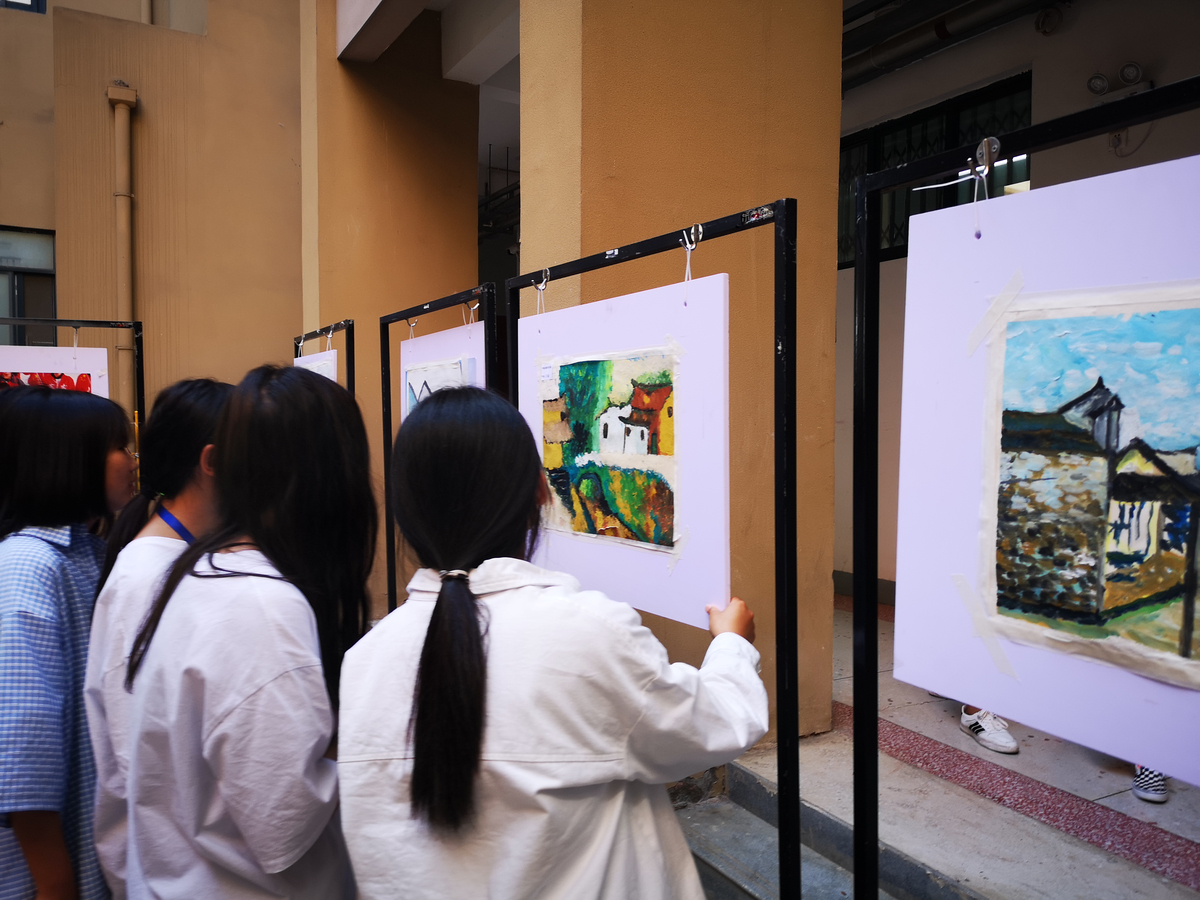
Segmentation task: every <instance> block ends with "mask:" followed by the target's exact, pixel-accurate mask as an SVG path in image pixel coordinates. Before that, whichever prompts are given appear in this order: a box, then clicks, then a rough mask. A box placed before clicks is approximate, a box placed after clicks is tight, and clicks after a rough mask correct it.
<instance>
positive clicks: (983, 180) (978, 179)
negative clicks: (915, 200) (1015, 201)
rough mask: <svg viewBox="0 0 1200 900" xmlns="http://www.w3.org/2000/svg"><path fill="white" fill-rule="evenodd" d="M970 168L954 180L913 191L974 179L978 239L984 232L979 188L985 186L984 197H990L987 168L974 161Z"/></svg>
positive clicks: (973, 193)
mask: <svg viewBox="0 0 1200 900" xmlns="http://www.w3.org/2000/svg"><path fill="white" fill-rule="evenodd" d="M969 165H970V166H971V168H970V170H969V171H968V172H967V174H966V175H962V176H960V177H959V178H955V179H954V180H953V181H943V182H942V183H941V184H923V185H921V186H920V187H915V188H913V191H914V192H915V191H932V190H935V189H937V188H944V187H953V186H954V185H956V184H962V183H963V182H964V181H973V182H974V184H972V185H971V208H972V209H973V210H974V212H975V239H976V240H978V239H979V238H981V237H982V236H983V232H982V231H981V230H980V228H979V188H980V186H982V187H983V199H984V200H986V199H988V187H987V171H988V170H987V169H986V168H984V167H983V166H976V165H975V164H974V163H973V162H972V163H969Z"/></svg>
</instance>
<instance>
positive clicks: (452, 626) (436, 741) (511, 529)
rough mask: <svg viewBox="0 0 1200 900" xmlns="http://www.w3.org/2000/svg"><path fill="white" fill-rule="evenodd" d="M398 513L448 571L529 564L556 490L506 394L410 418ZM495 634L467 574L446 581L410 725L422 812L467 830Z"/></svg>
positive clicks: (461, 399) (397, 476)
mask: <svg viewBox="0 0 1200 900" xmlns="http://www.w3.org/2000/svg"><path fill="white" fill-rule="evenodd" d="M391 465H392V485H393V489H392V508H393V510H395V515H396V522H397V524H398V525H399V526H400V531H401V533H402V534H403V535H404V539H405V540H406V541H407V542H408V544H409V546H410V547H412V549H413V550H414V551H415V552H416V554H417V557H418V559H419V560H420V562H421V564H422V565H424V566H427V567H429V568H433V569H438V570H441V571H443V572H446V571H453V570H462V571H464V572H465V571H468V570H470V569H474V568H477V567H478V566H479V565H480V564H481V563H483V562H484V561H485V560H488V559H493V558H496V557H515V558H520V559H528V558H529V557H530V556H531V555H532V553H533V548H534V546H535V544H536V543H537V537H538V526H539V522H540V513H541V500H542V498H543V497H544V491H545V488H544V480H543V475H542V464H541V460H540V459H539V457H538V451H537V445H536V444H535V443H534V439H533V434H532V432H530V430H529V426H528V425H527V424H526V423H525V420H524V419H523V418H522V417H521V414H520V413H519V412H517V410H516V409H515V408H514V407H513V406H512V405H511V404H510V403H508V402H507V401H506V400H504V399H502V398H500V397H498V396H496V395H495V394H491V393H489V392H487V391H484V390H481V389H479V388H474V387H462V388H447V389H445V390H441V391H438V392H436V393H434V394H433V395H431V396H430V397H429V398H427V399H425V400H423V401H421V403H420V404H419V405H418V406H417V407H416V409H414V410H413V411H412V412H411V413H409V415H408V417H407V418H406V419H405V421H404V424H403V425H402V426H401V428H400V431H399V433H398V434H397V436H396V448H395V451H394V453H393V455H392V460H391ZM484 637H485V629H484V626H483V625H482V624H481V622H480V611H479V607H478V606H477V604H476V601H475V596H474V594H472V593H471V589H470V586H469V584H468V582H467V579H466V578H465V577H461V576H454V575H452V576H450V577H445V576H443V579H442V587H441V591H440V592H439V593H438V598H437V603H436V605H435V606H434V608H433V615H432V617H431V618H430V620H429V629H428V631H427V632H426V634H425V644H424V646H423V647H422V648H421V661H420V665H419V668H418V670H417V683H416V687H415V689H414V692H413V712H412V719H411V720H410V722H409V730H410V734H411V735H412V739H413V751H414V752H413V773H412V810H413V814H414V815H415V816H418V817H421V818H424V819H425V820H426V821H427V822H429V824H430V825H432V826H434V827H435V828H437V829H441V830H446V831H451V832H456V831H459V830H461V829H462V828H463V827H464V826H465V825H467V824H468V823H469V822H470V821H471V819H472V816H473V813H474V801H475V776H476V775H477V774H478V772H479V757H480V752H481V751H482V748H483V730H484V712H485V709H484V706H485V699H486V690H487V651H486V648H485V646H484Z"/></svg>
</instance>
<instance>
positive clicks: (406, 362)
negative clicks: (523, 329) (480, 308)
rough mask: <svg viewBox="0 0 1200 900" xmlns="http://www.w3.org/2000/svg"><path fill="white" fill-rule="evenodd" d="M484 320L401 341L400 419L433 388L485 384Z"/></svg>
mask: <svg viewBox="0 0 1200 900" xmlns="http://www.w3.org/2000/svg"><path fill="white" fill-rule="evenodd" d="M483 336H484V331H483V323H482V322H472V323H471V324H469V325H459V326H458V327H456V328H447V329H446V330H445V331H437V332H434V333H433V334H426V335H420V336H418V337H411V338H404V339H403V340H402V341H401V342H400V391H401V398H402V399H401V400H400V420H401V421H404V418H405V417H406V416H407V415H408V413H409V409H410V408H411V406H412V405H414V404H415V402H418V401H419V400H421V399H424V396H425V394H424V393H423V390H422V388H425V389H426V390H429V391H434V390H438V389H440V388H443V387H453V386H457V385H474V386H475V387H485V386H486V378H487V372H486V368H485V365H484V362H485V358H486V357H485V356H484V337H483Z"/></svg>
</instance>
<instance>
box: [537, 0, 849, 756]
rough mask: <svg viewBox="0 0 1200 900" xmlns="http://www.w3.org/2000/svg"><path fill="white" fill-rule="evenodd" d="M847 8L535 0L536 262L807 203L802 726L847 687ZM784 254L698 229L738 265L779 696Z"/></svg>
mask: <svg viewBox="0 0 1200 900" xmlns="http://www.w3.org/2000/svg"><path fill="white" fill-rule="evenodd" d="M841 20H842V4H841V3H839V2H836V0H810V2H806V3H729V2H727V0H656V2H654V3H628V2H617V0H522V3H521V80H522V90H521V199H522V211H521V231H522V235H521V238H522V239H521V269H522V271H526V272H528V271H531V270H535V269H537V268H540V267H542V266H546V265H552V264H554V263H561V262H565V261H567V260H569V259H573V258H576V257H578V256H581V255H586V254H589V253H596V252H598V251H601V250H604V249H607V248H610V247H616V246H619V245H621V244H625V243H628V242H631V241H635V240H639V239H641V238H647V237H651V236H653V235H656V234H661V233H663V232H666V231H669V230H671V229H674V228H682V227H686V226H687V225H690V224H691V223H693V222H703V221H705V220H707V219H711V218H714V217H716V216H720V215H725V214H729V213H733V212H737V211H740V210H744V209H747V208H750V207H752V206H756V205H758V204H762V203H769V202H771V201H773V200H776V199H778V198H780V197H784V196H790V197H796V198H797V199H798V200H799V219H798V223H797V229H798V241H797V256H798V260H799V265H798V275H797V286H798V296H799V298H800V299H799V304H800V309H799V311H798V316H799V322H800V339H801V348H800V358H799V360H798V372H797V378H798V388H799V397H800V399H799V403H798V405H797V409H796V421H797V423H798V429H797V430H798V433H797V439H798V444H799V447H800V450H799V469H800V471H799V485H798V487H799V492H798V500H799V511H798V512H799V521H800V528H799V535H800V536H799V541H798V543H799V547H798V549H799V558H800V571H799V592H798V596H797V597H796V598H795V600H796V603H797V605H798V607H799V635H798V637H799V642H800V679H801V684H800V689H801V698H800V730H801V733H808V732H815V731H823V730H826V729H828V728H829V725H830V713H831V705H830V701H831V699H832V677H833V674H832V668H833V665H832V664H833V577H832V576H833V524H834V515H833V427H834V325H835V313H836V279H835V274H836V272H835V266H834V257H835V249H836V248H835V235H836V233H837V176H838V139H839V130H840V114H841V82H840V72H841V58H840V49H841V30H842V25H841ZM773 250H774V247H773V243H772V235H771V232H770V230H769V229H761V230H759V231H758V232H756V233H751V234H746V235H737V236H731V237H727V238H723V239H722V240H720V241H714V242H712V243H711V244H710V243H708V242H704V241H702V242H701V243H700V245H699V247H698V248H697V251H696V252H695V253H694V254H693V255H692V272H693V274H694V275H695V276H697V277H699V276H703V275H710V274H714V273H717V272H728V273H729V278H730V322H729V348H730V373H729V379H730V397H731V401H732V402H731V408H730V412H729V420H730V455H731V472H730V489H731V495H732V502H731V509H730V531H731V536H732V541H731V547H730V556H731V560H732V569H733V592H734V593H735V594H736V595H737V596H740V597H741V598H742V599H744V600H746V601H747V602H748V603H749V604H750V605H751V606H752V608H753V609H754V610H755V615H756V622H757V624H758V648H759V650H760V651H761V652H762V655H763V678H764V681H765V682H766V685H767V690H768V692H769V694H770V696H771V698H772V706H774V696H775V622H774V605H775V583H774V559H773V550H774V530H773V527H772V522H773V504H774V500H775V486H774V480H773V472H774V469H773V457H774V452H773V451H774V447H773V441H772V437H773V436H772V434H771V425H770V423H771V422H772V421H773V419H772V416H773V411H774V406H773V404H774V397H773V391H772V385H773V380H772V379H773V369H772V365H773V352H772V351H773V328H774V309H773V296H774V295H773V284H774V282H773V271H774V270H773ZM683 271H684V255H683V252H682V251H680V252H678V253H669V254H662V255H660V256H656V257H651V258H649V259H647V260H644V261H639V262H636V263H630V264H628V265H623V266H617V267H615V268H613V269H604V270H601V271H599V272H594V273H590V274H588V275H586V276H584V277H583V278H582V279H579V280H578V281H581V282H582V284H581V287H575V282H576V281H577V280H576V279H572V280H569V281H565V282H556V283H555V284H553V285H552V286H551V288H550V289H549V290H547V292H546V304H547V306H548V307H551V306H558V305H562V304H565V303H570V302H578V300H576V299H575V297H573V296H572V295H571V294H572V291H581V293H579V294H576V296H577V297H578V298H579V300H582V301H583V302H585V303H586V302H590V301H592V300H600V299H603V298H605V297H612V296H616V295H619V294H623V293H628V292H631V291H637V290H644V289H646V288H650V287H655V286H658V285H661V284H669V283H672V282H677V281H680V280H682V278H683ZM526 293H528V294H530V296H529V297H528V298H527V299H526V300H525V301H524V304H523V306H524V308H525V310H526V311H527V312H528V311H532V310H531V307H532V304H533V303H534V298H533V296H532V294H533V292H532V291H528V292H526ZM636 327H637V326H636V323H631V324H630V328H631V332H630V334H631V342H633V343H631V346H637V344H636ZM700 489H703V488H700ZM685 527H686V525H685ZM693 527H694V526H693ZM642 618H643V621H645V622H646V624H647V625H648V626H649V627H650V628H651V629H652V630H653V631H654V632H655V634H656V635H657V636H658V637H659V639H660V640H662V642H663V643H664V645H666V647H667V650H668V651H669V653H670V654H671V657H672V658H673V659H678V660H685V661H687V662H691V663H694V664H698V663H699V662H700V661H701V659H702V658H703V654H704V650H705V648H706V647H707V645H708V640H709V638H708V635H707V633H705V632H702V631H700V630H699V629H696V628H691V627H689V626H685V625H680V624H679V623H677V622H672V621H670V620H667V619H661V618H658V617H655V616H650V615H645V614H644V615H643V617H642Z"/></svg>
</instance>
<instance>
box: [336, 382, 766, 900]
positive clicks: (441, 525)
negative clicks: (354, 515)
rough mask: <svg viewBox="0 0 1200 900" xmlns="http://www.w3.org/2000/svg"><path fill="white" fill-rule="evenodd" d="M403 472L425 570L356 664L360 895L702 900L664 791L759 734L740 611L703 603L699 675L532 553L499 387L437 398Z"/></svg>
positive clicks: (346, 819)
mask: <svg viewBox="0 0 1200 900" xmlns="http://www.w3.org/2000/svg"><path fill="white" fill-rule="evenodd" d="M392 467H393V468H392V473H393V478H392V483H393V486H394V488H393V496H392V504H393V509H394V510H395V515H396V520H397V522H398V523H399V525H400V530H401V532H402V533H403V535H404V538H405V540H406V541H407V542H408V544H409V545H410V546H411V547H412V549H413V550H414V551H415V553H416V555H417V557H418V558H419V560H420V563H421V565H422V566H424V568H422V569H420V570H419V571H418V572H417V574H416V575H415V577H414V578H413V579H412V581H411V582H410V583H409V585H408V600H407V602H406V603H405V604H404V605H403V606H401V607H400V608H399V609H397V610H396V611H395V612H393V613H391V614H390V615H389V616H387V618H385V619H384V620H383V621H382V622H380V623H379V624H378V625H377V626H376V627H375V628H374V629H373V630H372V631H371V633H370V634H368V635H367V636H366V637H365V638H364V639H363V640H362V641H360V642H359V644H358V645H357V646H355V647H354V649H352V650H351V651H350V653H348V654H347V656H346V661H345V664H344V666H343V670H342V702H341V719H340V726H341V727H340V737H339V762H338V768H339V777H340V780H341V790H342V821H343V824H344V827H345V831H346V839H347V843H348V845H349V848H350V855H351V858H352V859H353V861H354V867H355V875H356V878H357V880H358V885H359V891H360V896H361V897H363V898H364V900H376V898H377V900H383V898H393V897H405V898H444V897H489V898H493V900H504V898H514V900H515V898H521V900H525V898H534V897H536V898H563V900H568V898H569V900H588V898H606V900H617V898H630V897H637V898H640V900H654V898H668V897H683V898H702V897H703V896H704V894H703V891H702V889H701V887H700V881H699V878H698V876H697V874H696V869H695V864H694V863H693V861H692V857H691V853H690V852H689V850H688V846H687V843H686V842H685V840H684V837H683V834H682V832H681V830H680V828H679V824H678V823H677V821H676V819H675V816H674V812H673V810H672V807H671V803H670V801H669V799H668V797H667V793H666V790H665V788H664V787H663V783H664V782H668V781H673V780H677V779H679V778H683V777H685V776H686V775H688V774H691V773H693V772H698V771H701V770H703V769H706V768H708V767H710V766H714V765H718V764H720V763H724V762H727V761H728V760H730V759H733V758H734V757H736V756H738V755H739V754H740V753H742V752H744V751H745V750H746V749H748V748H749V747H750V746H751V745H753V744H754V743H755V742H756V741H757V740H758V739H759V738H761V737H762V736H763V734H765V733H766V730H767V697H766V691H765V689H764V688H763V685H762V682H761V680H760V679H759V677H758V674H757V666H758V653H757V651H755V649H754V647H753V646H752V641H753V638H754V625H753V617H752V614H751V613H750V612H749V610H747V609H746V606H745V604H743V603H742V602H741V601H740V600H737V599H734V600H732V601H731V602H730V603H729V605H728V606H727V607H726V608H725V609H724V610H717V609H716V608H710V610H709V613H710V625H711V630H712V632H713V634H714V635H715V637H714V639H713V641H712V643H711V645H710V646H709V650H708V654H707V656H706V657H705V661H704V665H703V666H702V667H701V668H700V669H695V668H692V667H691V666H688V665H684V664H682V663H677V664H675V665H671V664H670V663H669V662H668V660H667V653H666V650H665V649H664V648H663V647H662V645H661V644H659V642H658V641H657V640H655V638H654V636H653V635H652V634H651V633H650V631H649V630H648V629H646V628H644V627H643V626H642V624H641V621H640V619H639V617H638V614H637V613H636V612H635V611H634V610H633V609H632V608H631V607H629V606H627V605H625V604H624V603H618V602H615V601H613V600H610V599H608V598H607V597H605V596H604V595H602V594H599V593H597V592H593V591H584V590H582V589H581V586H580V584H579V582H578V581H577V580H576V579H575V578H573V577H572V576H571V575H568V574H565V573H562V572H550V571H546V570H544V569H541V568H538V567H537V566H534V565H532V564H531V563H530V562H528V560H529V557H530V556H531V554H532V552H533V548H534V544H535V543H536V539H537V534H538V523H539V518H540V512H541V506H542V505H543V504H544V503H545V501H546V500H547V498H548V490H547V487H546V482H545V479H544V476H543V474H542V467H541V461H540V460H539V458H538V451H537V446H536V444H535V442H534V438H533V435H532V434H531V433H530V430H529V428H528V426H527V425H526V424H525V420H524V419H523V418H522V417H521V415H520V413H518V412H517V410H516V409H514V408H513V407H512V406H511V405H510V404H508V403H507V402H506V401H504V400H502V399H500V398H499V397H497V396H495V395H493V394H489V393H487V392H486V391H482V390H479V389H478V388H453V389H446V390H443V391H439V392H438V393H435V394H433V395H432V396H431V397H429V398H428V399H426V400H424V401H422V403H421V404H420V405H419V406H417V408H416V409H415V410H413V412H411V413H410V414H409V416H408V417H407V419H406V420H405V422H404V425H403V426H402V427H401V428H400V432H399V434H398V436H397V438H396V448H395V454H394V456H393V459H392ZM628 599H630V600H632V599H635V597H634V596H631V597H629V598H628Z"/></svg>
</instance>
